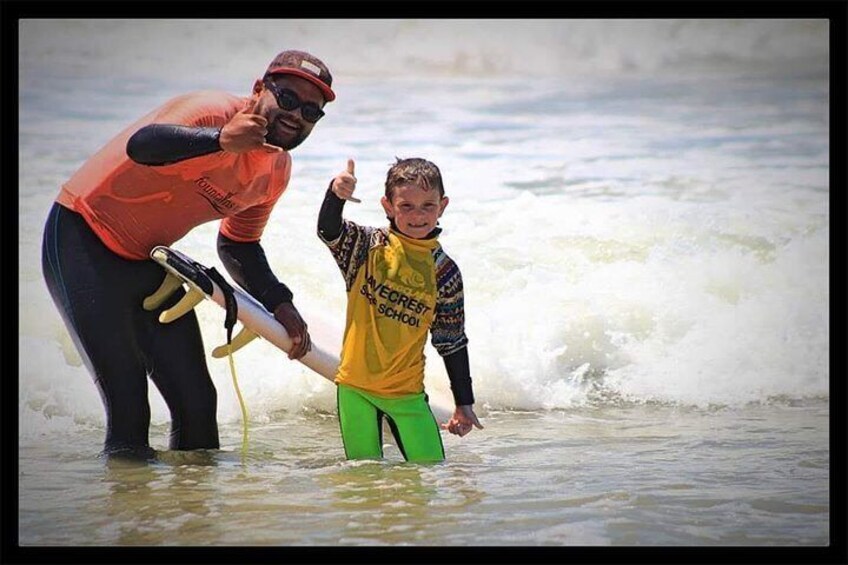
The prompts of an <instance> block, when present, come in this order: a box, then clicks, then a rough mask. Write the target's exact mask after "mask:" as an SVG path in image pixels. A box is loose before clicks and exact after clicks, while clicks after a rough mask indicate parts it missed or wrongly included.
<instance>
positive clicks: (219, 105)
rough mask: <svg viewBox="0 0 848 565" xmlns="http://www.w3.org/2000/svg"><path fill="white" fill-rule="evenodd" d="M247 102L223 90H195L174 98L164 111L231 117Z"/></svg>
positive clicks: (166, 104)
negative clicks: (230, 115)
mask: <svg viewBox="0 0 848 565" xmlns="http://www.w3.org/2000/svg"><path fill="white" fill-rule="evenodd" d="M244 102H245V98H240V97H238V96H236V95H234V94H230V93H229V92H224V91H222V90H194V91H191V92H186V93H184V94H180V95H177V96H174V97H173V98H171V99H170V100H168V101H167V102H165V103H164V104H163V110H165V111H168V110H173V111H177V112H180V113H186V112H190V113H194V112H201V113H204V114H206V113H208V114H211V115H229V114H234V113H235V112H237V111H238V110H239V109H240V108H241V107H242V106H243V105H244Z"/></svg>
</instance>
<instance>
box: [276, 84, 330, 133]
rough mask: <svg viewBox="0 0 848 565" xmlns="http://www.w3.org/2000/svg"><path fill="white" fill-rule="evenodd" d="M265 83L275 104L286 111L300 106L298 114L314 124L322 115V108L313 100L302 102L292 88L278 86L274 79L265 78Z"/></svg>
mask: <svg viewBox="0 0 848 565" xmlns="http://www.w3.org/2000/svg"><path fill="white" fill-rule="evenodd" d="M265 85H266V86H267V87H268V90H270V91H271V94H273V95H274V98H276V99H277V105H278V106H279V107H280V108H282V109H283V110H286V111H291V110H295V109H297V108H300V115H301V116H303V119H304V120H306V121H307V122H309V123H312V124H314V123H315V122H317V121H318V120H320V119H321V118H323V117H324V110H322V109H321V108H319V107H318V104H316V103H314V102H304V101H303V100H301V99H300V97H299V96H298V95H297V93H296V92H295V91H294V90H291V89H288V88H278V87H277V85H276V84H274V81H272V80H271V79H265Z"/></svg>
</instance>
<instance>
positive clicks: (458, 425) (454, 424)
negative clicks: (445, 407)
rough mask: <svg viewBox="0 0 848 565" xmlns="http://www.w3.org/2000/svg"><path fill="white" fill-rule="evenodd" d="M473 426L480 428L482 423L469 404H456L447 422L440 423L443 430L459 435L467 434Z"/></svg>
mask: <svg viewBox="0 0 848 565" xmlns="http://www.w3.org/2000/svg"><path fill="white" fill-rule="evenodd" d="M473 428H477V429H478V430H482V429H483V425H482V424H481V423H480V420H478V419H477V415H476V414H475V413H474V407H473V406H471V405H470V404H466V405H462V406H457V407H456V410H454V412H453V417H452V418H451V419H450V421H449V422H448V423H447V424H442V429H443V430H447V431H449V432H450V433H452V434H454V435H458V436H459V437H462V436H464V435H466V434H468V433H469V432H470V431H471V430H472V429H473Z"/></svg>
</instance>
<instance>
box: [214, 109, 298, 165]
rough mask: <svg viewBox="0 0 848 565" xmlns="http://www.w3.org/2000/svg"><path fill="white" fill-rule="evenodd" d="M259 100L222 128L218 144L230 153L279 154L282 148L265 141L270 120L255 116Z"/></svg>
mask: <svg viewBox="0 0 848 565" xmlns="http://www.w3.org/2000/svg"><path fill="white" fill-rule="evenodd" d="M258 102H259V98H253V99H252V100H251V101H250V103H249V104H248V105H247V106H246V107H245V108H244V110H241V111H240V112H238V113H237V114H236V115H235V116H233V117H232V119H231V120H230V121H229V122H227V123H226V124H225V125H224V127H223V128H221V135H220V137H219V138H218V144H219V145H220V146H221V149H223V150H224V151H227V152H229V153H245V152H247V151H253V150H254V149H261V150H263V151H265V152H266V153H279V152H280V151H282V150H283V148H282V147H277V146H276V145H271V144H270V143H267V142H266V141H265V136H266V135H267V134H268V120H267V119H265V118H264V117H263V116H260V115H259V114H254V112H255V111H256V105H257V103H258Z"/></svg>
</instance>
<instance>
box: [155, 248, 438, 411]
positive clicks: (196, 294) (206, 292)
mask: <svg viewBox="0 0 848 565" xmlns="http://www.w3.org/2000/svg"><path fill="white" fill-rule="evenodd" d="M150 258H151V259H153V260H154V261H155V262H157V263H158V264H160V265H161V266H162V267H164V269H165V271H166V273H167V275H168V276H166V277H165V280H164V281H163V282H162V285H161V286H160V287H159V289H158V290H157V291H156V292H155V293H153V294H152V295H150V296H149V297H147V299H145V301H144V308H145V309H146V310H153V309H155V308H158V307H159V306H161V305H162V303H163V302H164V301H165V299H166V298H167V297H168V296H170V295H171V294H173V292H174V291H175V290H176V289H177V288H178V287H180V286H182V285H183V284H187V285H188V287H189V289H188V293H187V294H186V295H185V296H184V297H183V299H182V300H180V302H178V303H177V304H176V305H174V306H173V307H171V308H169V309H168V310H165V311H163V312H162V313H161V314H160V316H159V321H160V322H162V323H169V322H171V321H173V320H176V319H177V318H179V317H180V316H182V315H183V314H185V313H186V312H188V311H189V310H191V309H192V308H194V307H195V306H197V304H198V303H200V302H201V301H202V300H203V299H211V300H212V301H213V302H215V303H216V304H218V306H220V307H221V308H224V309H226V308H227V303H226V297H225V295H224V291H223V290H221V287H220V286H219V285H218V284H217V283H216V282H215V281H214V280H212V278H210V276H209V274H208V272H209V269H208V268H207V267H205V266H203V265H202V264H200V263H198V262H197V261H194V260H193V259H191V258H190V257H188V256H187V255H185V254H183V253H181V252H179V251H177V250H175V249H172V248H170V247H165V246H162V245H160V246H157V247H154V248H153V250H152V251H151V252H150ZM230 286H232V287H233V295H234V297H235V300H236V304H237V305H238V321H239V322H241V324H242V326H243V327H242V330H241V331H240V332H239V333H238V334H237V335H236V336H235V337H234V338H233V340H232V343H231V347H232V351H233V352H235V351H236V350H238V349H241V348H242V347H244V346H245V345H247V344H248V343H249V342H250V341H251V340H252V339H254V338H255V337H261V338H263V339H265V340H266V341H268V342H270V343H272V344H274V345H275V346H276V347H278V348H279V349H281V350H283V351H285V352H286V353H288V351H289V350H290V349H291V347H292V340H291V338H290V337H289V334H288V333H287V332H286V329H285V327H283V325H282V324H280V323H279V322H278V321H277V320H276V318H274V316H273V314H271V313H270V312H268V311H267V310H266V309H265V307H264V306H262V304H260V303H259V302H258V301H256V300H255V299H254V298H253V297H252V296H250V295H249V294H247V293H246V292H244V291H243V290H241V289H240V288H237V287H236V286H235V285H232V284H231V285H230ZM304 318H307V322H308V317H307V316H304ZM226 355H227V346H226V345H223V346H220V347H217V348H215V349H214V350H213V352H212V356H213V357H225V356H226ZM297 361H298V362H300V363H302V364H304V365H305V366H307V367H309V368H310V369H312V370H313V371H314V372H315V373H317V374H319V375H321V376H322V377H324V378H325V379H327V380H329V381H330V382H333V380H334V379H335V376H336V369H337V368H338V366H339V358H338V355H334V354H332V353H330V352H328V351H327V350H325V349H324V348H322V347H321V346H320V345H319V344H317V343H315V340H314V339H313V340H312V349H311V350H310V351H309V352H308V353H306V355H304V356H303V357H301V358H300V359H298V360H297ZM430 409H431V410H432V411H433V415H434V416H435V417H436V420H438V421H439V422H447V421H448V420H449V419H450V418H451V416H452V415H453V407H452V405H450V404H449V403H447V402H443V401H439V400H436V399H433V397H432V395H431V396H430Z"/></svg>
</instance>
